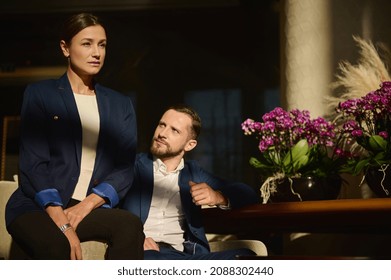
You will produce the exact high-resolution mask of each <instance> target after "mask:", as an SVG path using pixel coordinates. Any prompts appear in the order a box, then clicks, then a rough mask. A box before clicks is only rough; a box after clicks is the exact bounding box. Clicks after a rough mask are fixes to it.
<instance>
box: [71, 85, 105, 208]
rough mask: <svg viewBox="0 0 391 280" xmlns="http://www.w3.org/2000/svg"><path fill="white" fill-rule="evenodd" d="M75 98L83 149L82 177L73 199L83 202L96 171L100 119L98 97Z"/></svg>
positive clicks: (78, 96)
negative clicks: (93, 173)
mask: <svg viewBox="0 0 391 280" xmlns="http://www.w3.org/2000/svg"><path fill="white" fill-rule="evenodd" d="M74 96H75V100H76V105H77V109H78V111H79V116H80V121H81V126H82V149H81V164H80V176H79V180H78V182H77V185H76V188H75V191H74V192H73V196H72V198H73V199H77V200H80V201H81V200H83V199H84V198H85V197H86V195H87V190H88V186H89V184H90V181H91V177H92V172H93V171H94V165H95V157H96V147H97V144H98V136H99V125H100V118H99V111H98V104H97V102H96V95H82V94H76V93H75V94H74Z"/></svg>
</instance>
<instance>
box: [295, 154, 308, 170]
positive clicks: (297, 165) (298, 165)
mask: <svg viewBox="0 0 391 280" xmlns="http://www.w3.org/2000/svg"><path fill="white" fill-rule="evenodd" d="M308 161H309V157H308V156H307V155H303V156H301V157H300V158H298V159H297V160H296V161H294V162H293V169H294V172H296V171H297V170H299V169H300V168H302V167H303V166H306V165H307V163H308Z"/></svg>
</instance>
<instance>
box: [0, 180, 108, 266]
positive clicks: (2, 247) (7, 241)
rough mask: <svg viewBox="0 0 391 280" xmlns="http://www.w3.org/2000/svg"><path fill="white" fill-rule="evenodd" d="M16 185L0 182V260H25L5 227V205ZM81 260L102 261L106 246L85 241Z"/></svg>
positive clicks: (13, 182) (11, 182)
mask: <svg viewBox="0 0 391 280" xmlns="http://www.w3.org/2000/svg"><path fill="white" fill-rule="evenodd" d="M17 186H18V183H17V182H15V181H0V259H5V260H8V259H12V258H16V259H27V258H28V257H27V255H25V254H24V253H23V251H22V250H21V249H19V248H18V246H17V245H16V244H15V243H13V242H12V237H11V236H10V235H9V233H8V232H7V229H6V227H5V205H6V204H7V201H8V199H9V197H10V196H11V194H12V193H13V192H14V191H15V190H16V188H17ZM81 246H82V250H83V258H84V259H86V260H103V259H104V255H105V252H106V244H105V243H102V242H98V241H87V242H83V243H82V244H81Z"/></svg>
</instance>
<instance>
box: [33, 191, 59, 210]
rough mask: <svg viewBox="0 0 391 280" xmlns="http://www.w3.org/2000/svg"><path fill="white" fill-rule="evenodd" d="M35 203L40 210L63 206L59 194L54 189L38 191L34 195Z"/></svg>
mask: <svg viewBox="0 0 391 280" xmlns="http://www.w3.org/2000/svg"><path fill="white" fill-rule="evenodd" d="M35 202H36V203H38V204H39V205H40V206H41V207H42V208H45V207H46V206H48V205H49V204H50V205H54V206H63V204H62V200H61V197H60V194H59V193H58V190H56V189H46V190H43V191H40V192H39V193H37V194H36V195H35Z"/></svg>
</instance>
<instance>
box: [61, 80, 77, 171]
mask: <svg viewBox="0 0 391 280" xmlns="http://www.w3.org/2000/svg"><path fill="white" fill-rule="evenodd" d="M58 90H59V92H60V96H61V98H62V100H63V102H64V104H65V107H66V109H67V111H68V114H69V122H70V126H71V133H72V134H73V139H75V150H76V157H77V163H78V164H79V166H80V160H81V145H82V143H81V141H82V131H81V123H80V117H79V112H78V110H77V106H76V102H75V98H74V96H73V92H72V88H71V85H70V83H69V81H68V77H67V75H66V74H64V75H63V76H62V77H61V78H60V79H59V86H58Z"/></svg>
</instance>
